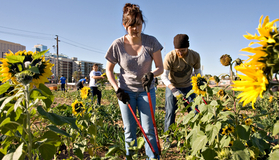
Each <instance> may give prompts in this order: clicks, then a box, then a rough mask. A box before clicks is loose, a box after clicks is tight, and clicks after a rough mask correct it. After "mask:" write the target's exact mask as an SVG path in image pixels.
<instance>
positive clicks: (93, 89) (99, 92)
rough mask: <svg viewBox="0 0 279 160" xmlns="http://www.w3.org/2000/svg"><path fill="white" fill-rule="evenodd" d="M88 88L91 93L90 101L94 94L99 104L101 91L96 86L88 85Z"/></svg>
mask: <svg viewBox="0 0 279 160" xmlns="http://www.w3.org/2000/svg"><path fill="white" fill-rule="evenodd" d="M90 90H91V93H92V102H93V100H94V96H95V95H97V104H98V105H101V98H102V92H101V91H100V90H99V89H98V87H90Z"/></svg>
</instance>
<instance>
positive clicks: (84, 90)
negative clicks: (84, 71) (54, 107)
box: [80, 86, 90, 99]
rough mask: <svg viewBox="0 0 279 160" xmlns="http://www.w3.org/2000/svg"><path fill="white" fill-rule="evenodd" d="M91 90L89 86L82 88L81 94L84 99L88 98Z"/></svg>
mask: <svg viewBox="0 0 279 160" xmlns="http://www.w3.org/2000/svg"><path fill="white" fill-rule="evenodd" d="M89 91H90V88H89V87H86V86H85V87H83V88H82V89H81V90H80V96H81V98H82V99H86V98H87V97H88V94H89Z"/></svg>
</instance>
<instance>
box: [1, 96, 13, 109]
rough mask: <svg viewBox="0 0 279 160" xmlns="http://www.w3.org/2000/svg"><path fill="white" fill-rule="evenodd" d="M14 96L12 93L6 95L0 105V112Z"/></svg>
mask: <svg viewBox="0 0 279 160" xmlns="http://www.w3.org/2000/svg"><path fill="white" fill-rule="evenodd" d="M15 97H16V95H12V96H10V97H7V98H6V99H5V100H4V102H3V103H2V105H1V107H0V113H1V112H2V109H3V108H4V107H5V106H6V104H7V103H9V102H10V101H11V100H13V99H14V98H15Z"/></svg>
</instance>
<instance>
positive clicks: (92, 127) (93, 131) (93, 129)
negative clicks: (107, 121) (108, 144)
mask: <svg viewBox="0 0 279 160" xmlns="http://www.w3.org/2000/svg"><path fill="white" fill-rule="evenodd" d="M88 132H89V133H90V134H92V135H94V136H96V135H97V127H96V125H95V124H91V125H90V126H89V128H88Z"/></svg>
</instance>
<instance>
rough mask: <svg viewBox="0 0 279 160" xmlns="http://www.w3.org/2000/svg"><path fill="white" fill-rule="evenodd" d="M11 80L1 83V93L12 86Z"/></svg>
mask: <svg viewBox="0 0 279 160" xmlns="http://www.w3.org/2000/svg"><path fill="white" fill-rule="evenodd" d="M10 86H11V85H10V82H6V83H4V84H2V85H0V95H1V94H3V93H5V92H7V90H8V89H9V88H10Z"/></svg>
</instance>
